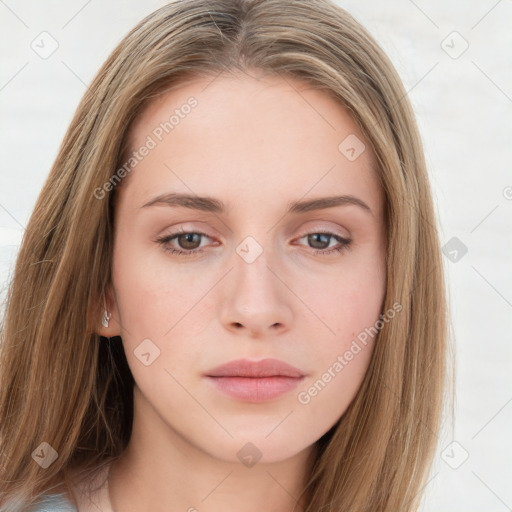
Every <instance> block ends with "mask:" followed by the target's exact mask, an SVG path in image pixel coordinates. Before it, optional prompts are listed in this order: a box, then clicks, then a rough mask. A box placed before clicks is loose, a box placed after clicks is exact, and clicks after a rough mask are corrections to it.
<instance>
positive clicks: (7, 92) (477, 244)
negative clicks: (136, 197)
mask: <svg viewBox="0 0 512 512" xmlns="http://www.w3.org/2000/svg"><path fill="white" fill-rule="evenodd" d="M338 3H339V4H340V5H341V6H342V7H344V8H346V9H347V10H348V11H349V12H350V13H351V14H353V15H354V16H355V17H356V18H357V19H358V20H359V21H361V22H362V23H363V25H364V26H366V27H367V28H368V29H369V30H370V32H371V33H372V34H373V35H374V37H375V38H376V39H377V40H378V41H379V43H380V44H381V45H382V46H383V48H384V49H385V51H386V52H387V53H388V55H389V56H390V57H391V59H392V61H393V62H394V64H395V66H396V68H397V70H398V72H399V73H400V75H401V77H402V79H403V81H404V83H405V86H406V89H407V90H408V91H409V98H410V99H411V101H412V104H413V107H414V109H415V111H416V113H417V116H418V122H419V125H420V129H421V131H422V135H423V139H424V143H425V150H426V154H427V161H428V164H429V171H430V174H431V180H432V187H433V192H434V197H435V200H436V208H437V211H438V215H439V222H440V229H441V239H442V240H441V241H442V244H443V245H444V244H446V243H447V242H448V241H449V240H450V239H452V238H453V237H457V239H458V240H459V241H460V242H461V243H463V244H464V245H465V246H466V247H467V249H468V251H467V253H466V254H465V255H463V256H462V257H460V255H461V254H462V253H461V252H460V251H459V253H458V258H459V259H458V261H456V262H453V261H450V259H449V258H448V257H446V258H444V260H445V261H444V263H445V268H446V271H447V278H448V286H449V293H450V303H451V310H452V319H453V330H454V334H455V339H456V379H457V380H456V402H455V422H454V424H453V425H452V424H451V423H450V421H448V418H447V422H446V426H445V429H444V433H443V434H442V436H441V439H440V443H439V454H438V456H437V457H436V462H435V465H434V468H433V470H432V474H431V478H430V481H429V483H428V484H427V492H426V499H425V504H424V511H428V512H433V511H435V512H459V511H460V512H462V511H463V512H483V511H485V512H504V511H506V510H512V468H511V460H512V457H511V456H512V435H511V434H512V428H511V427H512V386H511V385H510V375H511V366H512V365H511V361H512V358H511V355H512V354H511V353H512V344H511V341H512V340H511V336H510V333H511V332H512V329H511V327H512V315H511V313H512V274H511V272H510V267H511V266H510V254H511V249H512V229H510V219H511V215H512V200H511V198H512V188H511V187H512V173H511V172H510V169H511V167H510V166H511V163H512V155H511V153H512V150H511V147H512V144H511V142H512V141H511V132H512V129H511V119H512V117H511V112H512V66H511V49H512V30H510V19H511V15H512V5H511V2H510V0H500V1H496V0H484V1H480V2H475V1H472V2H456V1H454V0H452V1H446V0H435V1H430V2H427V1H422V0H417V1H416V2H415V3H414V2H413V1H411V0H392V1H387V2H375V1H371V0H359V1H357V0H346V1H345V0H343V1H339V2H338ZM163 4H164V2H159V1H145V2H142V1H138V2H137V1H136V0H131V1H110V2H100V1H99V0H89V1H86V0H73V1H66V2H64V1H60V2H58V1H55V0H54V1H45V2H38V1H36V0H30V1H23V2H21V1H16V0H0V47H1V49H2V52H1V60H0V64H1V68H0V120H1V122H0V151H1V153H0V154H1V160H0V163H1V167H0V169H1V175H0V178H1V181H0V286H1V293H2V296H4V295H5V287H6V283H7V279H8V276H9V274H10V272H11V271H12V265H13V262H14V258H15V256H16V253H17V249H18V247H19V243H20V240H21V236H22V234H23V229H24V226H25V225H26V223H27V221H28V217H29V215H30V213H31V211H32V208H33V206H34V203H35V200H36V198H37V195H38V194H39V191H40V189H41V187H42V185H43V181H44V180H45V178H46V176H47V174H48V172H49V170H50V167H51V165H52V163H53V160H54V159H55V157H56V154H57V151H58V148H59V145H60V143H61V141H62V138H63V136H64V132H65V130H66V128H67V126H68V124H69V122H70V121H71V117H72V115H73V112H74V110H75V108H76V106H77V104H78V101H79V99H80V98H81V96H82V95H83V93H84V92H85V90H86V86H87V84H88V83H89V82H90V81H91V79H92V77H93V76H94V74H95V73H96V72H97V70H98V69H99V67H100V65H101V64H102V63H103V61H104V60H105V59H106V58H107V56H108V55H109V53H110V52H111V51H112V49H113V48H114V46H115V45H116V44H117V43H118V42H119V41H120V39H121V38H122V37H123V36H124V35H125V34H126V33H127V31H128V30H129V29H131V28H132V26H133V25H135V24H136V23H137V22H138V21H139V20H140V19H141V18H142V17H143V16H145V15H146V14H148V13H149V12H151V11H153V10H154V9H156V8H158V7H160V6H161V5H163ZM43 31H47V32H49V33H50V34H51V36H52V37H53V38H54V39H55V40H56V41H57V42H58V48H57V50H56V51H55V52H54V53H53V54H52V55H51V56H50V57H48V58H47V59H42V58H41V57H40V56H38V54H36V53H35V51H33V50H32V48H31V43H32V41H34V40H36V43H37V41H38V39H37V37H38V36H39V34H40V33H41V32H43ZM454 31H456V32H457V33H458V34H453V32H454ZM443 41H444V43H443ZM466 44H467V45H469V46H468V48H467V50H466V51H465V52H464V53H462V54H461V55H460V56H458V54H459V53H460V52H461V51H462V50H463V49H464V48H465V46H466ZM442 45H443V47H444V48H445V49H446V50H447V51H448V52H451V56H450V55H449V54H448V53H446V51H445V50H444V49H443V47H442ZM455 56H457V58H453V57H455ZM507 221H508V224H509V225H508V229H507ZM452 243H453V242H452ZM452 249H453V248H451V249H450V250H452ZM507 263H508V264H507ZM431 320H432V321H435V319H431ZM453 440H455V441H456V443H458V444H455V445H450V443H451V442H452V441H453ZM447 447H448V448H447ZM466 452H467V455H468V458H467V460H465V461H464V457H465V456H466ZM441 453H444V458H443V457H442V456H441ZM461 463H462V464H461ZM459 464H461V465H460V466H459V467H458V468H456V469H454V468H452V467H451V466H458V465H459Z"/></svg>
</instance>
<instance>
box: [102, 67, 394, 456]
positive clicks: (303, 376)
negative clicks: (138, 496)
mask: <svg viewBox="0 0 512 512" xmlns="http://www.w3.org/2000/svg"><path fill="white" fill-rule="evenodd" d="M132 128H133V129H132V131H131V137H130V143H131V150H132V152H133V151H135V152H136V153H137V154H136V155H132V159H131V160H130V161H129V162H128V163H131V165H132V167H131V168H130V167H128V166H127V167H125V173H127V174H128V177H126V178H124V180H126V181H125V182H123V183H121V185H120V189H119V191H118V192H119V198H118V203H117V207H116V219H115V222H116V226H115V242H114V256H113V294H112V296H111V297H110V300H109V304H110V310H111V311H112V313H113V317H112V320H111V322H110V327H108V328H102V331H101V332H102V334H104V335H108V336H112V335H114V334H120V335H121V336H122V339H123V344H124V348H125V352H126V356H127V359H128V363H129V365H130V368H131V371H132V373H133V376H134V378H135V382H136V385H135V394H134V400H135V416H136V421H137V422H138V424H139V425H141V426H142V427H143V428H142V431H144V432H146V433H147V435H152V436H155V439H156V438H157V437H158V436H159V435H162V436H164V437H166V438H168V439H169V435H171V436H176V435H178V436H180V438H181V440H185V441H186V442H187V443H188V444H189V445H190V446H193V447H194V448H196V449H199V450H201V451H202V452H203V453H206V454H208V455H210V456H212V457H214V458H216V459H221V460H224V461H233V462H236V461H237V460H242V459H243V457H246V456H249V457H252V458H253V459H254V460H256V459H258V458H259V457H261V461H262V462H265V461H266V462H275V461H279V460H284V459H285V458H288V457H291V456H293V455H295V454H298V453H299V452H301V451H303V450H305V449H306V448H308V447H311V445H312V444H313V443H314V442H315V441H317V440H318V439H319V438H320V437H321V436H322V435H323V434H324V433H326V432H327V431H328V430H329V429H330V428H331V427H332V426H333V425H334V424H335V423H336V422H337V421H338V420H339V418H340V417H341V416H342V415H343V413H344V411H345V410H346V408H347V406H348V405H349V404H350V402H351V401H352V399H353V398H354V396H355V394H356V392H357V390H358V388H359V387H360V384H361V382H362V380H363V377H364V375H365V372H366V370H367V367H368V364H369V360H370V357H371V353H372V349H373V340H374V338H372V336H368V334H366V336H364V335H363V334H362V333H365V332H366V333H368V329H369V328H371V327H373V326H374V324H375V322H376V321H377V320H378V319H379V314H380V313H381V308H382V306H383V300H384V295H385V286H386V271H385V245H386V241H385V227H384V221H383V207H384V204H383V194H382V190H381V188H380V185H379V182H378V178H377V173H376V171H375V161H374V156H373V155H372V152H371V149H370V146H369V143H368V142H367V141H366V140H365V139H364V137H363V135H362V133H361V131H360V129H359V128H358V126H357V125H356V124H355V122H354V121H353V120H352V119H351V117H350V115H349V114H348V113H347V111H345V110H344V108H342V107H341V106H340V104H338V103H337V102H335V101H334V100H333V99H331V98H330V97H328V96H327V95H325V93H322V92H320V91H318V90H314V89H312V88H311V87H310V86H308V85H307V84H305V83H303V82H301V81H297V80H295V79H290V78H287V79H286V80H284V79H282V78H275V77H274V78H270V77H268V76H267V77H264V78H262V77H260V78H252V77H249V76H247V75H239V76H237V77H235V76H231V75H230V76H226V75H224V74H223V75H221V76H219V77H218V78H216V79H212V78H204V79H197V80H196V81H194V82H189V83H187V84H182V85H181V86H180V87H179V88H178V89H175V90H173V91H171V92H168V93H166V94H165V95H163V96H162V97H161V98H159V99H158V100H157V101H155V102H153V103H152V104H151V105H150V106H149V107H148V108H147V109H146V110H145V111H144V112H143V113H142V114H141V115H140V116H139V117H138V118H137V120H136V123H135V124H134V125H133V127H132ZM126 169H128V171H126ZM123 174H124V173H122V172H120V173H119V176H121V177H122V176H123ZM365 329H366V331H365ZM114 331H115V332H114ZM358 336H359V337H358ZM363 338H365V343H363V342H362V341H361V340H362V339H363ZM354 343H355V344H354ZM357 347H359V350H358V349H357ZM264 359H274V360H278V361H281V362H283V363H286V364H287V365H290V366H292V367H294V368H295V369H296V370H295V371H293V372H290V371H286V370H284V369H283V367H282V366H280V365H279V364H277V363H275V361H274V363H270V364H268V365H266V366H265V365H261V366H258V365H256V366H255V365H251V364H250V363H251V362H258V361H261V360H264ZM240 360H245V363H244V361H242V362H241V363H240ZM233 361H239V363H240V364H238V365H237V364H235V368H234V369H233V368H227V369H225V370H224V371H216V369H218V368H219V367H220V366H222V365H225V364H226V363H230V362H233ZM288 370H289V368H288ZM251 372H252V373H251ZM248 443H251V444H248ZM243 460H248V459H243ZM243 460H242V461H243ZM251 460H252V459H251Z"/></svg>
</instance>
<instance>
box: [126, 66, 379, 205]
mask: <svg viewBox="0 0 512 512" xmlns="http://www.w3.org/2000/svg"><path fill="white" fill-rule="evenodd" d="M129 141H130V148H131V151H138V150H139V149H141V148H143V147H144V146H151V149H150V150H149V151H145V154H146V156H144V158H143V159H141V160H140V161H137V162H136V165H135V167H134V168H133V171H132V172H131V173H130V180H129V182H130V183H128V187H127V188H128V190H127V193H128V194H129V196H130V197H131V199H132V200H133V201H135V202H137V203H140V202H141V201H142V200H143V199H144V198H145V199H147V198H148V197H149V196H150V195H157V194H158V193H162V191H166V190H165V189H166V188H169V189H171V190H176V191H180V192H188V193H197V194H199V195H202V193H203V192H205V190H208V192H209V194H210V195H212V196H214V195H219V196H220V195H222V196H223V195H225V192H226V191H228V192H230V193H231V197H232V198H233V200H234V201H235V200H236V199H235V198H238V199H239V200H240V201H242V202H244V204H245V205H246V206H249V204H248V203H247V202H246V199H251V197H253V196H258V195H259V196H260V198H263V197H266V198H269V199H273V200H275V201H279V200H283V199H284V200H285V201H287V200H288V197H285V196H287V195H289V196H290V197H293V198H297V197H301V196H304V195H306V194H308V193H311V194H312V195H318V194H323V195H325V194H326V193H331V192H339V193H350V194H354V195H359V196H365V198H366V199H365V200H366V201H367V202H373V203H374V204H376V203H378V202H380V195H381V191H380V186H379V184H378V175H377V170H376V165H375V159H374V155H373V153H372V151H371V149H370V147H369V144H368V143H367V141H366V140H365V138H364V136H363V134H362V132H361V130H360V128H359V126H358V125H357V123H356V122H355V121H354V119H353V118H352V117H351V115H350V114H349V112H348V111H347V110H346V109H345V108H344V107H343V105H342V104H341V102H339V101H337V100H335V99H334V98H333V97H332V96H331V95H329V94H327V93H325V92H324V91H321V90H319V89H317V88H313V87H312V86H311V85H310V84H308V83H306V82H303V81H301V80H298V79H296V78H290V77H282V76H268V75H267V76H249V75H246V74H239V75H227V74H221V75H220V76H217V77H215V76H214V77H201V78H196V79H194V80H190V81H188V82H185V83H183V84H181V85H180V86H179V87H177V88H175V89H173V90H171V91H169V92H166V93H164V94H162V95H161V96H160V97H159V98H158V99H156V100H154V101H153V102H152V103H150V104H149V105H148V106H147V107H146V108H145V110H144V111H143V112H142V113H141V114H140V115H139V116H138V118H137V119H136V120H135V122H134V124H133V126H132V128H131V130H130V138H129ZM347 149H348V150H349V152H348V153H347ZM352 149H353V150H354V151H352ZM354 154H355V155H354ZM354 156H356V158H354ZM249 196H251V197H249ZM227 202H228V203H229V199H228V200H227ZM253 206H254V204H253ZM377 206H378V205H377Z"/></svg>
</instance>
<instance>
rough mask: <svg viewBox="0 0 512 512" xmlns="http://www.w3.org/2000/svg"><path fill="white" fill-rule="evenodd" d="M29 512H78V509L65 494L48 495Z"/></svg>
mask: <svg viewBox="0 0 512 512" xmlns="http://www.w3.org/2000/svg"><path fill="white" fill-rule="evenodd" d="M28 512H77V509H76V507H75V506H74V505H73V504H72V503H71V502H70V501H69V500H68V498H66V496H65V495H64V494H47V495H44V496H42V497H40V498H39V501H38V502H37V503H35V504H34V505H33V506H32V508H31V509H30V510H29V511H28Z"/></svg>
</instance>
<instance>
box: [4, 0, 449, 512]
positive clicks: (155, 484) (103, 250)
mask: <svg viewBox="0 0 512 512" xmlns="http://www.w3.org/2000/svg"><path fill="white" fill-rule="evenodd" d="M446 326H447V314H446V303H445V290H444V282H443V273H442V264H441V259H440V249H439V242H438V235H437V231H436V220H435V216H434V213H433V206H432V199H431V193H430V188H429V183H428V177H427V172H426V168H425V161H424V156H423V153H422V146H421V142H420V138H419V135H418V131H417V128H416V124H415V121H414V116H413V113H412V110H411V107H410V104H409V102H408V99H407V95H406V92H405V90H404V88H403V86H402V84H401V82H400V80H399V78H398V76H397V73H396V72H395V70H394V69H393V67H392V65H391V63H390V61H389V60H388V58H387V57H386V56H385V55H384V53H383V52H382V50H381V49H380V48H379V47H378V45H377V44H376V42H375V41H374V40H373V39H372V38H371V37H370V35H369V34H368V33H367V32H366V30H365V29H364V28H363V27H361V25H360V24H358V23H357V22H356V21H355V20H354V19H353V18H352V17H351V16H350V15H349V14H348V13H346V12H345V11H344V10H342V9H341V8H339V7H338V6H336V5H335V4H333V3H331V2H329V1H328V0H311V1H308V2H302V1H294V0H237V1H233V0H184V1H179V2H173V3H170V4H168V5H166V6H165V7H163V8H161V9H159V10H157V11H156V12H154V13H153V14H151V15H150V16H148V17H147V18H146V19H144V20H143V21H141V22H140V23H139V24H138V25H137V26H136V27H135V28H134V29H133V30H132V31H131V32H130V33H129V34H128V35H127V36H126V38H125V39H124V40H123V41H122V42H121V43H120V45H119V46H118V47H117V48H116V49H115V50H114V52H113V53H112V55H111V56H110V57H109V59H108V60H107V62H106V63H105V64H104V66H103V67H102V69H101V70H100V72H99V74H98V75H97V77H96V78H95V79H94V81H93V83H92V84H91V85H90V87H89V88H88V90H87V92H86V94H85V96H84V98H83V99H82V102H81V104H80V105H79V107H78V110H77V112H76V115H75V117H74V119H73V121H72V123H71V126H70V127H69V130H68V132H67V134H66V136H65V139H64V142H63V144H62V147H61V149H60V152H59V154H58V157H57V159H56V162H55V164H54V166H53V168H52V170H51V173H50V176H49V178H48V180H47V182H46V184H45V186H44V188H43V190H42V192H41V195H40V197H39V200H38V202H37V204H36V206H35V209H34V212H33V215H32V217H31V219H30V222H29V224H28V227H27V230H26V234H25V237H24V239H23V243H22V246H21V249H20V252H19V256H18V260H17V264H16V269H15V274H14V277H13V281H12V285H11V287H10V293H9V296H8V303H7V308H6V313H5V318H4V324H3V330H2V339H1V355H0V452H1V457H0V459H1V463H2V467H1V471H2V478H1V490H0V510H1V511H2V512H11V511H21V510H23V511H25V510H36V511H42V510H78V511H79V512H83V511H89V510H91V511H97V510H101V511H104V512H107V511H117V512H120V511H123V512H127V511H140V510H152V511H156V512H159V511H164V510H165V511H168V510H183V511H189V512H192V511H200V512H217V511H221V510H222V511H225V510H238V511H243V512H255V511H258V512H261V511H275V512H284V511H291V510H293V511H295V512H299V511H300V512H318V511H320V510H322V511H332V512H335V511H336V512H340V511H358V512H361V511H372V512H384V511H386V512H396V511H401V512H404V511H413V510H416V509H417V507H418V504H419V502H420V499H421V490H422V488H423V486H424V484H425V481H426V477H427V476H428V471H429V467H430V464H431V461H432V457H433V454H434V451H435V448H436V441H437V433H438V429H439V425H440V419H441V415H442V409H443V407H442V405H443V395H444V383H445V375H446V370H445V367H446V360H445V358H446V347H447V327H446Z"/></svg>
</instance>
